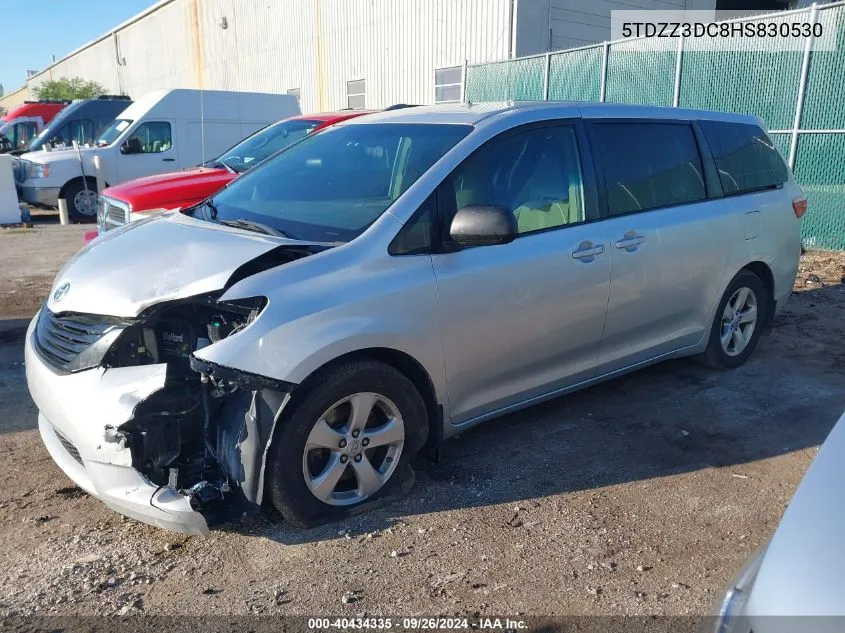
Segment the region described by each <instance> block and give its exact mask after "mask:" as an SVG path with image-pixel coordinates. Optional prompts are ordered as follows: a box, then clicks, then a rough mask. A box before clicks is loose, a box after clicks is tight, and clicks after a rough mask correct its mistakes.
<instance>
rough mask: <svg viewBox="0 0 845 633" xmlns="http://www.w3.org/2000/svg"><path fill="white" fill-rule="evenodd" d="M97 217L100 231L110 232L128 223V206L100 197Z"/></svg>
mask: <svg viewBox="0 0 845 633" xmlns="http://www.w3.org/2000/svg"><path fill="white" fill-rule="evenodd" d="M97 216H98V217H97V219H98V220H99V224H100V227H101V229H102V230H103V231H110V230H111V229H114V228H117V227H118V226H123V225H124V224H128V223H129V205H127V204H126V203H124V202H119V201H117V200H113V199H111V198H108V197H106V196H100V208H99V209H98V213H97Z"/></svg>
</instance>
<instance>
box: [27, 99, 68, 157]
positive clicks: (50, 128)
mask: <svg viewBox="0 0 845 633" xmlns="http://www.w3.org/2000/svg"><path fill="white" fill-rule="evenodd" d="M80 105H81V102H76V103H72V104H71V105H69V106H68V107H66V108H63V109H62V111H61V112H59V113H58V114H57V115H56V116H55V117H53V120H52V121H50V123H48V124H47V125H45V126H44V129H43V130H41V131H40V132H39V133H38V135H37V136H36V137H35V138H34V139H32V140H31V141H30V142H29V146H28V147H27V149H28V150H29V151H34V150H37V149H40V148H41V145H42V144H43V143H44V141H46V140H47V139H48V138H50V137H51V136H52V135H53V133H54V132H55V131H56V130H58V129H59V128H60V127H61V126H62V125H63V124H64V122H65V121H67V120H68V119H69V118H71V117H72V116H74V115H75V114H76V112H77V111H78V110H79V106H80Z"/></svg>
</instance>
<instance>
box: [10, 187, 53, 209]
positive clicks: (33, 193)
mask: <svg viewBox="0 0 845 633" xmlns="http://www.w3.org/2000/svg"><path fill="white" fill-rule="evenodd" d="M17 190H18V197H19V198H20V199H21V200H23V201H24V202H28V203H29V204H36V205H39V206H42V207H56V206H58V205H59V191H61V188H60V187H23V186H21V185H17Z"/></svg>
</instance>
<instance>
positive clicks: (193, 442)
mask: <svg viewBox="0 0 845 633" xmlns="http://www.w3.org/2000/svg"><path fill="white" fill-rule="evenodd" d="M265 305H266V299H265V298H263V297H256V298H251V299H242V300H237V301H226V302H222V301H219V293H211V294H207V295H203V296H199V297H191V298H187V299H180V300H173V301H169V302H166V303H163V304H159V305H155V306H153V307H152V308H149V309H147V310H146V311H144V312H143V313H142V314H141V315H139V316H138V317H136V318H132V319H116V318H107V317H99V316H94V315H68V314H62V315H55V314H53V313H51V312H50V311H49V310H48V309H46V307H45V308H44V309H43V310H42V312H41V314H40V315H39V319H38V322H37V324H36V325H35V331H34V337H33V340H34V348H35V350H36V352H38V355H39V356H40V357H41V359H42V360H44V361H47V362H48V363H49V364H50V365H51V366H52V367H53V368H54V369H58V370H60V371H62V372H64V373H69V374H73V373H79V374H83V373H88V372H83V371H82V370H84V369H91V368H93V367H97V366H99V367H100V369H99V370H98V371H101V372H103V374H102V375H103V377H106V376H108V375H109V373H110V372H112V373H120V372H126V371H127V370H128V371H130V372H131V371H132V370H131V368H138V369H140V368H142V367H143V366H147V365H148V366H156V367H157V368H163V373H164V377H163V380H162V381H161V382H160V383H158V384H157V385H156V386H157V388H156V389H155V390H153V391H151V393H144V394H142V395H143V397H140V398H136V400H134V401H132V402H131V405H130V406H131V415H130V416H129V417H128V420H127V418H126V417H122V418H115V419H117V420H120V419H123V420H126V421H125V422H123V423H119V424H117V425H106V426H105V428H104V429H103V427H102V426H101V427H100V428H101V429H103V435H102V436H101V437H102V445H101V446H98V447H97V450H98V455H97V456H96V457H97V458H99V455H100V454H103V455H106V454H108V455H109V456H108V457H107V458H105V459H104V460H103V461H109V462H111V463H112V464H114V465H117V464H118V462H119V461H123V462H131V463H124V464H122V465H123V466H124V467H126V466H131V468H133V469H134V470H136V471H137V472H138V473H140V474H141V475H142V476H143V478H144V480H146V481H147V482H148V483H149V484H151V486H153V487H154V490H155V493H154V494H153V495H152V497H151V499H150V505H155V503H156V498H159V497H165V498H168V499H171V500H172V499H174V498H175V496H176V495H179V496H181V497H182V498H183V499H186V500H187V501H188V502H189V503H190V508H192V509H193V510H194V511H195V512H198V513H200V514H201V515H202V516H203V517H204V519H205V521H206V522H207V523H208V524H214V523H219V522H221V521H225V520H230V519H232V518H235V517H237V516H242V515H245V514H248V513H251V512H253V511H255V510H257V509H258V507H259V506H260V504H261V497H262V490H263V469H264V460H265V456H266V450H267V447H268V445H269V440H270V437H271V435H272V432H273V427H274V424H275V420H276V418H277V415H278V413H279V411H280V410H281V408H282V407H283V406H284V404H285V402H286V401H287V398H288V397H289V393H290V391H291V390H292V388H293V385H292V384H289V383H285V382H283V381H279V380H273V379H270V378H266V377H263V376H257V375H254V374H249V373H244V372H240V371H238V370H236V369H233V368H229V367H223V366H220V365H215V364H213V363H209V362H208V361H204V360H200V359H198V358H195V357H194V356H193V353H194V352H195V351H197V350H199V349H202V348H204V347H207V346H209V345H213V344H214V343H216V342H218V341H220V340H222V339H224V338H226V337H229V336H232V335H234V334H237V333H238V332H240V331H242V330H243V329H244V328H246V327H248V326H249V325H250V324H251V323H252V322H253V321H254V320H255V319H256V318H257V317H258V315H259V314H260V313H261V311H262V310H263V309H264V307H265ZM150 369H152V367H150ZM139 395H141V394H139ZM131 397H132V394H129V393H127V394H124V396H123V397H122V398H123V399H124V400H125V401H126V399H127V398H129V399H131ZM92 404H93V406H96V404H94V403H92ZM42 434H43V433H42ZM57 435H58V436H59V437H60V438H61V437H62V436H61V434H60V433H58V432H57ZM48 448H49V447H48ZM127 452H128V456H126V454H127ZM118 455H124V456H126V457H123V458H122V459H118ZM130 458H131V459H130ZM78 461H79V462H80V464H81V463H82V460H81V459H80V460H78ZM92 461H93V460H92ZM91 466H93V465H90V466H89V464H87V463H86V464H85V467H86V469H87V468H90V467H91ZM69 474H70V473H69ZM83 487H85V486H83ZM92 487H94V488H96V486H92ZM98 496H99V495H98ZM104 500H105V499H104ZM106 502H107V503H108V501H106ZM109 505H112V507H115V506H114V505H113V504H109ZM115 509H117V510H119V511H124V510H123V508H121V507H115ZM124 513H127V512H124ZM128 514H132V516H135V518H139V519H141V520H147V518H145V517H144V516H138V514H137V513H128ZM148 522H152V521H148Z"/></svg>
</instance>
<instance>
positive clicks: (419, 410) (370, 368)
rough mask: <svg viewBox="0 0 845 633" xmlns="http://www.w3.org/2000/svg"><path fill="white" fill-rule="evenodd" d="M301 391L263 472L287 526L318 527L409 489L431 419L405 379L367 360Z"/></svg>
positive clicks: (332, 372) (342, 368) (284, 417)
mask: <svg viewBox="0 0 845 633" xmlns="http://www.w3.org/2000/svg"><path fill="white" fill-rule="evenodd" d="M300 389H301V391H298V392H297V393H295V394H294V396H293V401H292V402H291V403H290V404H289V405H288V406H287V407H286V410H285V411H284V412H283V414H282V418H281V419H280V420H279V422H278V424H277V427H276V431H275V434H274V436H273V441H272V443H271V445H270V453H269V455H268V461H267V467H266V480H267V488H266V490H267V494H268V498H269V499H270V500H271V502H272V503H273V505H274V506H275V507H276V509H277V510H278V511H279V512H280V513H281V514H282V516H284V518H285V519H286V520H287V521H288V522H289V523H291V524H293V525H294V526H296V527H299V528H310V527H314V526H316V525H320V524H322V523H327V522H330V521H335V520H338V519H342V518H343V517H346V516H349V515H352V514H358V513H360V512H363V511H365V510H367V509H370V508H372V507H374V506H375V505H377V504H378V503H380V502H384V501H385V500H392V499H393V498H396V497H398V496H400V495H401V494H404V493H405V492H407V491H408V490H409V489H410V486H411V485H412V484H413V471H412V470H411V467H410V460H411V458H412V457H413V456H414V455H415V454H416V453H417V452H418V451H419V450H420V449H421V448H422V446H423V444H425V441H426V437H427V435H428V422H427V420H428V416H427V412H426V407H425V403H424V402H423V399H422V397H421V396H420V394H419V392H418V391H417V389H416V387H415V386H414V384H413V383H412V382H411V381H410V379H408V377H407V376H405V375H404V374H402V373H401V372H400V371H398V370H397V369H396V368H394V367H392V366H391V365H387V364H385V363H381V362H378V361H374V360H369V359H366V360H358V361H352V362H348V363H344V364H342V365H337V366H335V367H331V368H329V369H327V370H325V371H324V372H322V373H320V374H318V375H317V376H315V377H314V378H313V379H309V381H308V382H307V383H306V384H304V385H302V386H301V387H300ZM356 412H359V413H358V415H356ZM356 427H357V428H356Z"/></svg>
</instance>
